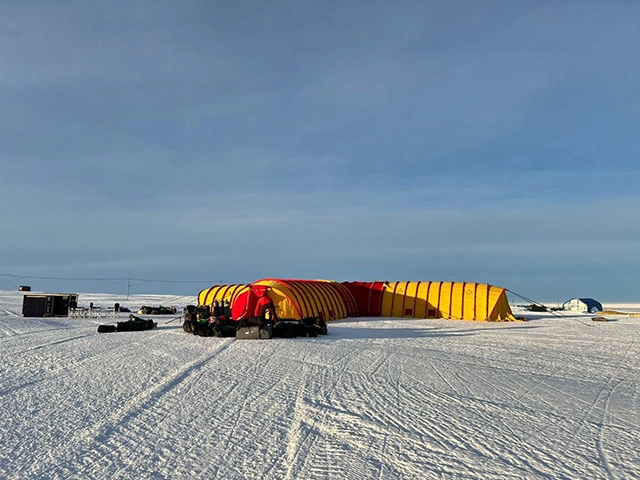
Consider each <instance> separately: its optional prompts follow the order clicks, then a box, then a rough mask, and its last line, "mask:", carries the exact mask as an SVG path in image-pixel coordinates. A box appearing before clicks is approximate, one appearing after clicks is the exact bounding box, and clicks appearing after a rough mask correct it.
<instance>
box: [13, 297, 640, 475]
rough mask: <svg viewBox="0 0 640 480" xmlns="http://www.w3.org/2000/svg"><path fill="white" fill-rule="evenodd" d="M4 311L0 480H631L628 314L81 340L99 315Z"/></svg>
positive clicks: (637, 434)
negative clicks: (238, 336) (310, 332)
mask: <svg viewBox="0 0 640 480" xmlns="http://www.w3.org/2000/svg"><path fill="white" fill-rule="evenodd" d="M89 301H93V302H94V303H95V304H96V305H100V304H101V305H102V306H103V307H106V306H112V305H113V303H114V302H117V301H119V302H120V303H121V304H123V305H125V306H140V305H143V304H144V305H160V304H162V305H167V306H169V305H175V306H177V307H178V308H179V309H180V308H181V307H183V306H184V305H186V304H187V303H189V302H190V301H193V299H188V298H182V299H175V297H174V298H171V297H168V296H140V295H139V296H133V297H132V298H131V300H130V301H129V302H123V301H122V297H116V296H110V295H89V294H87V295H82V294H81V296H80V303H81V304H85V305H88V302H89ZM172 302H173V303H172ZM21 305H22V295H21V294H19V293H18V292H0V356H1V361H0V374H1V383H0V426H1V428H0V478H12V479H28V478H47V479H49V478H51V479H65V480H66V479H87V478H95V479H105V478H113V479H124V478H127V479H138V478H153V479H164V478H171V479H175V478H207V479H213V478H217V479H239V480H240V479H241V480H245V479H267V478H273V479H296V480H298V479H368V478H372V479H398V478H406V479H429V478H481V479H492V478H495V479H507V478H513V479H516V478H517V479H520V478H545V479H546V478H572V479H574V478H575V479H577V478H580V479H585V478H603V479H630V478H640V455H639V453H638V452H639V451H640V442H639V439H640V427H639V425H640V386H639V380H640V356H639V355H638V331H639V328H640V318H639V317H631V316H618V317H611V318H612V319H614V320H613V321H610V322H594V321H592V319H591V316H588V315H581V316H572V317H569V316H565V317H562V316H553V315H550V314H535V315H533V316H530V319H531V320H530V321H529V322H523V323H476V322H466V321H451V320H409V319H404V320H403V319H348V320H343V321H339V322H334V323H331V324H330V325H329V335H328V336H324V337H318V338H297V339H286V340H285V339H273V340H254V341H249V340H245V341H237V340H235V339H227V338H201V337H195V336H193V335H189V334H186V333H184V332H183V331H182V328H181V325H180V320H174V321H171V317H155V319H156V321H157V322H158V328H157V329H154V330H152V331H145V332H126V333H110V334H98V333H97V332H96V327H97V325H98V324H100V323H113V322H115V321H116V319H114V318H109V319H104V318H103V319H96V318H93V319H91V318H89V319H74V318H23V317H21V316H20V313H21ZM606 307H610V306H609V305H606ZM514 310H515V309H514ZM516 314H522V312H520V311H516ZM122 317H123V318H126V314H122Z"/></svg>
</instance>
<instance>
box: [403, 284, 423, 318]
mask: <svg viewBox="0 0 640 480" xmlns="http://www.w3.org/2000/svg"><path fill="white" fill-rule="evenodd" d="M420 285H421V283H420V282H409V284H408V286H407V296H406V298H405V302H404V306H403V313H402V316H403V317H407V318H416V308H417V307H418V289H419V287H420ZM409 310H410V311H411V313H409Z"/></svg>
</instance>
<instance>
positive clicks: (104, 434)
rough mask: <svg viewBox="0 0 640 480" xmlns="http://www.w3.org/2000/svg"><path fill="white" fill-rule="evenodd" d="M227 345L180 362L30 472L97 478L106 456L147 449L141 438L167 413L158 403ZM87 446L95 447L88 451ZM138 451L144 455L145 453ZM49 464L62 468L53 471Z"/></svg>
mask: <svg viewBox="0 0 640 480" xmlns="http://www.w3.org/2000/svg"><path fill="white" fill-rule="evenodd" d="M228 347H229V342H225V343H224V344H222V345H220V347H219V348H218V349H217V350H216V351H214V352H212V353H207V354H205V355H203V356H201V357H200V358H198V359H195V360H193V361H191V362H189V363H186V364H184V365H181V366H180V367H179V368H176V369H174V370H173V371H172V372H170V373H169V374H168V375H166V376H164V377H163V378H162V379H161V381H159V382H158V383H155V384H153V385H149V386H147V387H146V388H144V389H142V390H141V391H139V392H137V393H136V394H135V395H134V396H133V397H131V398H130V399H128V400H127V401H126V402H124V404H122V405H119V406H117V407H115V408H113V409H112V410H109V411H108V412H104V416H103V418H101V419H99V420H96V421H95V422H94V423H92V424H91V425H89V426H88V427H87V428H84V429H81V430H79V431H77V432H75V433H74V434H73V436H72V437H71V438H67V439H65V442H64V444H63V445H61V446H60V447H58V448H54V449H53V450H52V451H51V452H49V453H48V454H47V455H46V456H44V457H43V458H41V459H40V461H36V462H34V465H33V467H32V469H31V470H32V471H31V472H29V474H32V473H34V474H36V475H41V474H42V473H43V472H49V474H53V475H54V476H55V475H58V476H59V477H60V478H88V477H89V478H91V477H94V475H93V474H92V472H93V473H95V472H94V470H95V469H94V468H93V467H94V465H95V464H96V463H101V462H103V461H104V460H105V459H110V460H109V461H110V462H111V463H113V462H114V460H115V459H116V458H118V457H126V456H127V455H128V454H129V453H130V452H132V451H135V450H137V449H140V448H142V449H143V450H144V447H143V446H141V445H137V441H138V439H140V438H145V437H146V436H147V435H148V434H149V433H150V429H152V428H153V426H154V425H157V424H158V423H160V421H161V419H162V417H163V416H164V415H166V413H167V408H168V406H166V405H158V404H160V403H161V400H162V398H163V397H164V396H165V395H167V394H168V393H169V392H171V391H172V390H174V389H175V388H177V387H178V386H181V385H183V384H184V383H189V382H193V381H194V380H195V379H196V377H197V376H198V374H199V371H200V369H201V368H202V367H203V366H204V365H205V364H206V363H208V362H210V361H211V360H212V359H213V358H214V357H215V356H217V355H219V354H220V353H221V352H223V351H224V350H225V349H227V348H228ZM158 407H159V408H158ZM142 415H144V416H145V421H144V422H140V421H138V420H139V417H140V416H142ZM86 445H93V447H92V448H91V450H90V451H88V450H87V449H86V448H85V446H86ZM139 453H140V454H141V455H143V456H144V453H145V452H139ZM79 461H81V462H79ZM124 463H125V464H126V463H127V462H124ZM50 465H60V467H58V468H56V469H53V470H51V468H50ZM133 467H135V465H133Z"/></svg>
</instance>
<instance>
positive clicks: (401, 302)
mask: <svg viewBox="0 0 640 480" xmlns="http://www.w3.org/2000/svg"><path fill="white" fill-rule="evenodd" d="M343 285H345V286H346V287H347V288H348V289H349V290H350V291H351V293H352V294H353V296H354V297H355V299H356V302H357V304H358V310H359V312H360V314H361V315H364V316H382V317H399V318H447V319H453V320H476V321H487V322H506V321H514V320H516V318H515V317H514V316H513V313H512V312H511V307H510V306H509V301H508V300H507V294H506V292H507V291H506V290H505V289H504V288H501V287H496V286H493V285H488V284H485V283H467V282H412V281H407V282H344V283H343Z"/></svg>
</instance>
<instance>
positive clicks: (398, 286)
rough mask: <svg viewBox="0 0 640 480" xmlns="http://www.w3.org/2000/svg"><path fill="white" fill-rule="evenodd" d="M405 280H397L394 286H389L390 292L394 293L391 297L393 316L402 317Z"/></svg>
mask: <svg viewBox="0 0 640 480" xmlns="http://www.w3.org/2000/svg"><path fill="white" fill-rule="evenodd" d="M405 285H406V283H405V282H395V283H394V284H393V286H389V290H388V292H389V293H391V295H393V298H392V299H391V304H392V306H391V308H392V310H391V316H392V317H402V314H403V313H404V312H403V311H402V304H403V303H404V292H405Z"/></svg>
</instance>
